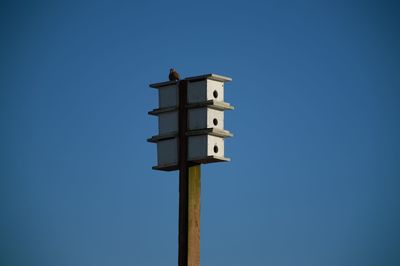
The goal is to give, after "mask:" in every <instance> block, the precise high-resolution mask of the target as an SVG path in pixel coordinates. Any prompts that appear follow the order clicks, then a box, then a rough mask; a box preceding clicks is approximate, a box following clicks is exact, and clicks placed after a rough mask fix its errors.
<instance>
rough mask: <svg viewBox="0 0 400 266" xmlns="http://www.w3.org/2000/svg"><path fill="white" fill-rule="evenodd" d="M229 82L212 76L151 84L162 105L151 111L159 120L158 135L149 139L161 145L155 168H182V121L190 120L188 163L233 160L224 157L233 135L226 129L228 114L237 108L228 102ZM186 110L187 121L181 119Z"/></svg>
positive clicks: (221, 77)
mask: <svg viewBox="0 0 400 266" xmlns="http://www.w3.org/2000/svg"><path fill="white" fill-rule="evenodd" d="M228 81H231V78H228V77H224V76H220V75H216V74H208V75H202V76H196V77H189V78H186V79H184V80H181V81H167V82H161V83H155V84H150V87H152V88H155V89H157V90H158V102H159V107H158V108H157V109H154V110H152V111H150V112H149V114H150V115H155V116H157V118H158V135H156V136H153V137H151V138H150V139H148V141H149V142H154V143H156V144H157V162H158V163H157V166H155V167H153V169H156V170H166V171H171V170H176V169H178V164H179V154H178V150H179V145H180V140H179V125H180V119H187V121H186V123H185V125H186V128H185V130H186V132H185V136H186V137H187V161H189V162H194V163H212V162H221V161H229V160H230V159H229V158H226V157H225V154H224V139H225V138H227V137H231V136H232V134H231V133H230V132H229V131H227V130H225V129H224V111H225V110H233V106H231V105H230V104H229V103H227V102H225V101H224V84H225V82H228ZM180 82H186V83H185V84H187V85H186V88H185V89H186V91H185V94H186V99H184V101H183V102H185V106H183V107H181V108H180V106H179V103H180V102H181V103H182V100H180V98H179V93H180V87H179V84H180ZM182 95H183V94H182ZM182 97H183V96H182ZM182 108H184V112H185V113H184V118H183V117H180V114H182V113H180V112H182V111H180V110H182ZM181 116H182V115H181ZM181 123H182V122H181Z"/></svg>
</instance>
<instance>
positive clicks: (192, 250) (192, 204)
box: [188, 165, 201, 266]
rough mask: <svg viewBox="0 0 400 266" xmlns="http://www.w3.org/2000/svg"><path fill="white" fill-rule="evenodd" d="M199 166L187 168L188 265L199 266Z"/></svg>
mask: <svg viewBox="0 0 400 266" xmlns="http://www.w3.org/2000/svg"><path fill="white" fill-rule="evenodd" d="M200 191H201V170H200V165H195V166H191V167H189V227H188V244H189V246H188V265H189V266H200Z"/></svg>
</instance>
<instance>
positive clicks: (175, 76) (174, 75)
mask: <svg viewBox="0 0 400 266" xmlns="http://www.w3.org/2000/svg"><path fill="white" fill-rule="evenodd" d="M169 80H170V81H177V80H179V73H178V72H176V70H175V69H173V68H171V69H170V70H169Z"/></svg>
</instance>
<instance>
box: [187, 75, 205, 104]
mask: <svg viewBox="0 0 400 266" xmlns="http://www.w3.org/2000/svg"><path fill="white" fill-rule="evenodd" d="M206 100H207V80H201V81H195V82H189V84H188V89H187V101H188V103H198V102H204V101H206Z"/></svg>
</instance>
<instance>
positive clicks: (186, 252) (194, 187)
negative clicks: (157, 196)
mask: <svg viewBox="0 0 400 266" xmlns="http://www.w3.org/2000/svg"><path fill="white" fill-rule="evenodd" d="M187 87H188V81H187V80H182V81H180V82H179V236H178V242H179V243H178V265H179V266H200V165H193V164H191V165H189V163H188V161H187V154H188V143H187V142H188V140H187V136H186V132H187V107H186V101H187Z"/></svg>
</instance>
